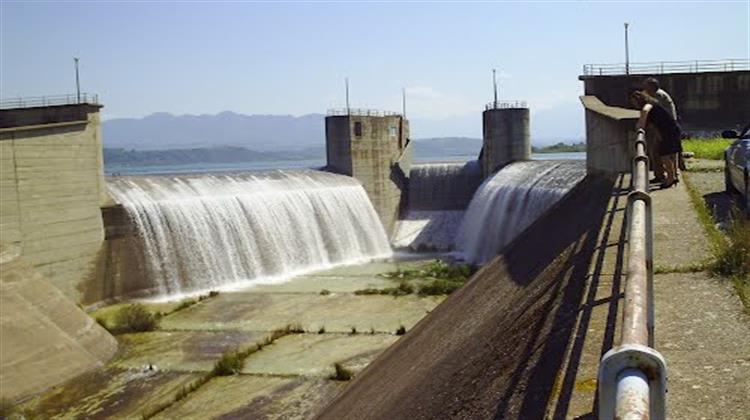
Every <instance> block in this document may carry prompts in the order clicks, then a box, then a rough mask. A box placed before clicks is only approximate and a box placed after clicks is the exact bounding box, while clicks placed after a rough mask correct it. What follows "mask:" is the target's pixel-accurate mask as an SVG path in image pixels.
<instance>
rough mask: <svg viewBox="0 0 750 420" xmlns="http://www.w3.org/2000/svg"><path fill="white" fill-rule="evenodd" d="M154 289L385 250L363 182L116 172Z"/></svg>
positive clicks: (356, 258)
mask: <svg viewBox="0 0 750 420" xmlns="http://www.w3.org/2000/svg"><path fill="white" fill-rule="evenodd" d="M108 188H109V191H110V193H111V195H112V197H113V198H114V199H115V200H116V201H117V202H118V203H120V204H122V205H123V206H124V207H125V208H126V209H127V211H128V214H129V215H130V217H131V218H132V220H133V221H134V222H135V224H136V227H137V231H138V234H139V236H140V237H141V239H142V242H143V245H144V248H145V249H144V253H145V255H146V260H147V262H148V267H147V268H148V271H149V273H150V276H151V281H152V282H153V287H152V289H153V290H154V291H155V292H156V293H157V294H159V295H161V296H179V295H182V294H186V293H190V292H193V291H201V290H208V289H215V288H222V289H226V288H227V286H237V285H243V286H244V285H252V284H260V283H268V282H277V281H282V280H284V279H287V278H289V277H291V276H293V275H296V274H300V273H302V272H308V271H312V270H317V269H321V268H327V267H330V266H332V265H337V264H348V263H356V262H362V261H366V260H369V259H372V258H379V257H385V256H388V255H390V253H391V249H390V246H389V244H388V238H387V236H386V233H385V230H384V229H383V226H382V224H381V223H380V220H379V219H378V216H377V214H376V213H375V210H374V208H373V207H372V204H371V203H370V200H369V199H368V197H367V195H366V193H365V191H364V189H363V188H362V186H361V185H360V184H359V183H358V182H357V181H356V180H354V179H353V178H349V177H346V176H342V175H335V174H331V173H326V172H320V171H313V170H299V171H272V172H262V173H254V174H251V173H244V174H226V175H224V174H222V175H217V174H214V175H201V176H151V177H125V178H115V179H111V180H109V182H108Z"/></svg>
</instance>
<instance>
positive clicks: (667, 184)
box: [661, 179, 677, 190]
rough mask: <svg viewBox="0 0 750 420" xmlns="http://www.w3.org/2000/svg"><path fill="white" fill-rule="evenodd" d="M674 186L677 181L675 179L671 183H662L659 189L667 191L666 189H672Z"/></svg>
mask: <svg viewBox="0 0 750 420" xmlns="http://www.w3.org/2000/svg"><path fill="white" fill-rule="evenodd" d="M675 185H677V180H676V179H675V180H674V181H672V182H669V183H667V182H663V183H662V184H661V189H662V190H664V189H667V188H672V187H674V186H675Z"/></svg>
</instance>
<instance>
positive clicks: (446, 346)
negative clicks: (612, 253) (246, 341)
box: [319, 176, 613, 419]
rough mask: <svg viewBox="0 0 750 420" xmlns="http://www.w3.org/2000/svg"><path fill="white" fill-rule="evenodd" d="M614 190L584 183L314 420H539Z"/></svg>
mask: <svg viewBox="0 0 750 420" xmlns="http://www.w3.org/2000/svg"><path fill="white" fill-rule="evenodd" d="M612 187H613V181H612V180H609V179H604V178H598V177H593V176H589V177H587V178H586V179H584V180H583V181H582V182H581V183H580V184H579V185H578V186H576V187H575V188H574V189H573V190H572V191H571V192H570V193H569V194H568V195H567V196H566V197H565V198H563V199H562V200H561V201H559V202H558V203H557V204H556V205H555V206H554V207H553V208H551V209H550V210H549V211H548V212H547V213H546V214H545V215H544V216H543V217H542V218H541V219H539V220H538V221H537V222H535V223H534V224H533V225H531V226H530V227H529V228H528V229H527V230H526V231H525V232H524V233H523V234H522V235H521V236H519V237H518V238H517V239H516V240H515V241H514V242H513V243H511V244H510V245H509V246H508V247H507V248H506V251H505V252H504V253H503V254H502V255H500V256H498V257H497V258H495V259H494V260H493V261H491V262H490V263H489V264H487V265H486V266H485V267H484V268H483V269H482V270H480V271H479V272H478V273H477V274H476V275H475V276H474V277H473V278H472V279H471V280H470V281H469V282H468V283H467V284H466V286H464V287H463V288H462V289H461V290H459V291H458V292H456V293H454V294H453V295H451V296H450V297H449V298H448V299H447V300H446V301H445V302H444V303H443V304H441V305H440V306H439V307H437V308H436V309H435V310H434V311H433V312H432V313H431V314H429V315H428V316H427V317H425V318H424V319H423V320H422V321H420V322H419V323H418V324H417V325H416V326H415V328H414V329H413V330H412V331H409V332H408V333H407V334H406V335H405V336H404V337H402V338H401V339H400V340H399V341H398V342H396V344H394V345H393V346H392V347H390V348H389V349H388V350H387V351H386V352H385V353H383V354H382V355H381V356H380V357H379V358H378V359H377V360H376V361H375V362H373V363H372V364H371V365H370V366H368V367H367V369H366V370H365V371H363V372H362V374H361V375H360V376H359V377H357V378H356V379H355V380H354V381H353V382H352V383H351V384H349V386H348V387H347V388H346V389H345V390H344V391H343V392H342V393H341V394H340V395H339V396H338V397H337V398H336V399H335V400H334V401H333V402H332V403H331V404H330V405H329V406H328V407H326V409H324V410H323V411H322V412H321V413H320V414H319V418H320V419H355V418H367V419H435V418H465V419H489V418H529V419H532V418H542V417H544V415H545V410H546V409H547V404H548V403H549V402H550V400H551V399H554V398H555V394H556V391H555V389H556V385H555V380H556V377H557V375H558V371H559V370H560V369H561V367H562V366H563V363H564V358H565V356H564V355H565V348H566V346H567V343H568V342H569V340H570V338H571V335H572V334H573V331H574V326H575V323H576V316H577V313H578V311H579V310H580V303H581V301H582V297H583V294H584V291H585V285H586V277H587V274H588V273H589V271H588V270H589V266H590V262H591V259H592V255H593V253H594V250H595V248H596V246H597V239H598V235H599V231H600V228H601V226H602V221H603V219H604V215H605V214H606V211H607V203H608V200H609V198H610V195H611V193H612Z"/></svg>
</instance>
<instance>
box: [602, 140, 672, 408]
mask: <svg viewBox="0 0 750 420" xmlns="http://www.w3.org/2000/svg"><path fill="white" fill-rule="evenodd" d="M631 176H632V179H631V181H632V191H631V192H630V194H629V195H628V209H627V214H626V217H627V223H628V252H627V259H628V266H627V269H628V274H627V277H626V284H625V298H624V305H623V315H622V328H621V331H622V335H621V338H620V345H619V346H618V347H617V348H613V349H611V350H610V351H608V352H607V353H606V354H605V355H604V356H603V357H602V360H601V364H600V366H599V401H600V405H599V418H600V419H601V420H609V419H613V418H616V419H642V418H649V419H653V420H661V419H664V417H665V416H666V402H665V399H666V362H665V360H664V358H663V357H662V356H661V354H659V352H657V351H656V350H654V348H653V347H654V280H653V230H652V214H651V196H650V195H649V182H648V157H647V155H646V132H645V131H644V130H643V129H639V130H638V134H637V136H636V141H635V157H634V158H633V168H632V174H631Z"/></svg>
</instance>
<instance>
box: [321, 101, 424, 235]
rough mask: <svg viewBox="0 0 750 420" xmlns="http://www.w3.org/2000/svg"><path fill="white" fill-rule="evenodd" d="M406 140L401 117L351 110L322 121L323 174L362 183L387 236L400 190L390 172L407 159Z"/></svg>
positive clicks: (397, 181) (397, 207)
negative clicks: (324, 128)
mask: <svg viewBox="0 0 750 420" xmlns="http://www.w3.org/2000/svg"><path fill="white" fill-rule="evenodd" d="M408 139H409V122H408V120H406V119H405V118H403V117H402V116H401V115H397V114H388V113H383V112H376V111H368V110H356V111H355V110H352V111H351V112H346V111H343V112H341V113H334V115H329V116H328V117H326V158H327V160H328V165H327V170H328V171H331V172H335V173H339V174H342V175H348V176H351V177H354V178H356V179H357V180H359V182H361V183H362V186H363V187H364V189H365V191H366V192H367V195H368V197H369V198H370V201H371V202H372V205H373V206H374V207H375V211H376V212H377V213H378V216H379V217H380V220H381V222H382V223H383V226H384V227H385V229H386V232H388V234H389V235H390V234H391V233H392V232H393V227H394V225H395V222H396V220H397V219H398V214H399V208H400V204H401V196H402V189H403V188H404V186H403V185H402V184H401V183H400V182H399V180H398V179H397V176H396V174H395V173H394V168H395V165H396V164H397V163H402V162H400V161H401V160H403V159H408V156H410V155H409V154H407V153H404V152H405V150H406V145H407V143H408Z"/></svg>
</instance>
